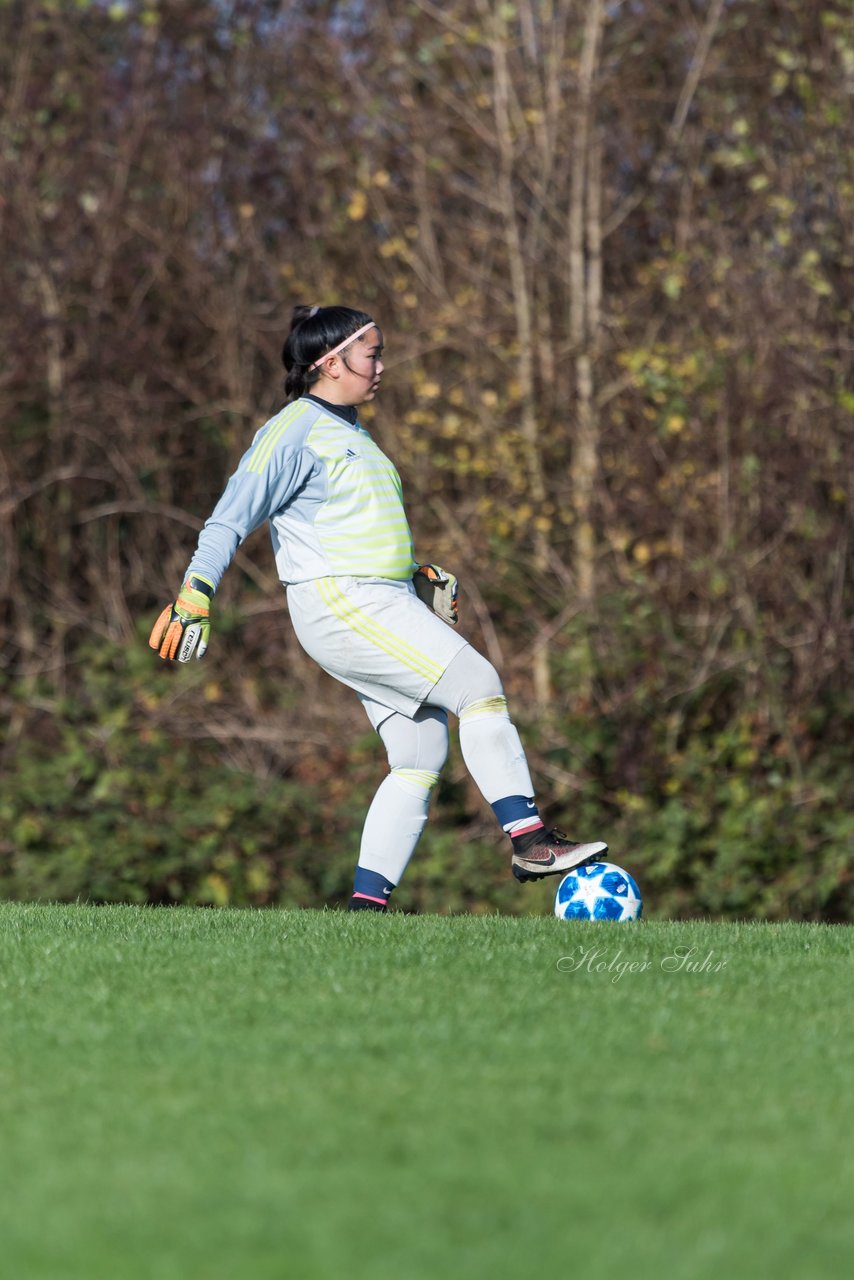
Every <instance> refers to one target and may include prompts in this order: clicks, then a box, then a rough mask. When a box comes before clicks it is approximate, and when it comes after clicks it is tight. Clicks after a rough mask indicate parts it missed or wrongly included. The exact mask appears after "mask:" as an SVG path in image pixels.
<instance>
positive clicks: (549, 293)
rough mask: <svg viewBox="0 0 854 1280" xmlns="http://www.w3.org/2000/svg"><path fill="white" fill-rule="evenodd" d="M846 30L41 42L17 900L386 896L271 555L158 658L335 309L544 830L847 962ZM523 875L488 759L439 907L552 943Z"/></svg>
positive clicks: (12, 459)
mask: <svg viewBox="0 0 854 1280" xmlns="http://www.w3.org/2000/svg"><path fill="white" fill-rule="evenodd" d="M851 18H852V10H851V5H850V3H849V2H848V0H833V2H829V3H826V4H820V5H804V4H802V3H799V0H756V3H753V4H750V5H747V4H739V3H735V4H730V3H726V2H725V0H702V3H701V2H700V0H689V2H686V3H679V4H677V3H675V0H673V2H666V3H655V4H654V3H651V2H649V0H636V2H633V3H617V4H613V5H610V4H605V3H604V0H590V2H588V0H585V2H584V3H582V0H552V2H551V3H548V4H545V3H537V2H536V0H519V2H518V3H501V2H500V0H449V2H448V3H433V2H432V0H413V2H412V3H401V4H392V3H390V2H386V3H382V2H380V3H376V4H372V5H367V6H366V5H363V4H361V3H355V2H353V0H351V2H347V0H340V3H333V2H331V0H330V2H324V0H316V2H312V0H305V3H295V4H292V5H279V4H277V3H273V2H272V0H269V2H267V0H225V2H223V0H218V2H217V0H161V2H160V3H156V2H155V0H117V2H116V3H112V4H110V3H101V2H99V0H11V2H10V0H0V91H2V98H0V182H1V183H2V186H0V191H2V196H0V228H2V232H0V234H2V258H0V285H2V296H3V300H4V305H3V307H2V309H0V329H2V348H3V360H2V363H0V419H1V420H2V437H0V527H2V560H0V645H2V649H0V652H2V657H3V665H2V673H0V681H2V683H0V711H2V721H0V725H2V728H0V752H2V756H0V764H2V778H0V892H3V893H5V894H7V895H8V896H20V897H32V896H50V897H59V898H75V897H77V896H83V897H89V898H91V899H93V900H96V901H102V900H117V899H129V900H137V901H153V902H170V901H190V902H211V903H223V902H236V903H253V904H259V905H260V904H267V903H277V902H288V903H297V904H302V905H318V904H321V903H324V902H336V901H339V900H340V898H341V895H343V894H344V893H345V892H346V889H347V887H348V884H349V878H350V874H351V870H352V866H353V863H354V861H355V856H356V850H357V848H358V832H359V827H360V824H361V819H362V816H363V813H364V809H365V807H366V806H367V803H368V800H369V798H370V795H371V793H372V791H373V789H374V788H375V786H376V785H377V782H378V781H379V778H380V777H381V775H382V771H383V762H382V759H381V754H380V751H379V744H378V743H377V740H376V738H375V737H374V736H373V735H372V734H371V733H370V731H369V727H368V725H367V722H366V721H365V720H364V716H363V713H362V712H361V710H360V708H359V706H358V703H357V702H356V700H355V699H354V698H352V697H351V696H350V695H349V694H348V693H347V691H345V690H342V689H341V688H340V687H339V686H336V685H335V684H334V683H333V682H332V681H330V680H329V679H327V678H326V677H325V676H324V675H323V674H322V673H320V672H319V671H318V670H317V669H316V668H315V667H314V666H313V665H312V664H311V663H310V662H309V661H308V659H306V658H305V657H304V656H303V655H302V653H301V651H300V650H299V647H298V646H297V644H296V641H295V638H294V637H293V634H292V632H291V630H290V627H289V624H288V619H287V609H286V604H285V600H284V594H283V592H282V591H281V588H280V586H279V584H278V583H277V581H276V579H275V573H274V567H273V561H272V556H271V554H270V550H269V539H268V538H267V535H266V533H265V532H263V531H261V532H259V533H258V534H256V535H254V536H253V537H252V538H251V539H250V540H249V541H248V542H247V543H246V545H245V546H244V547H243V548H242V549H241V550H240V552H239V553H238V556H237V558H236V560H235V563H234V565H233V567H232V569H231V571H230V573H229V575H228V576H227V577H226V580H225V582H224V584H223V586H222V589H221V590H220V592H219V594H218V596H217V599H216V602H215V612H214V626H213V640H212V644H211V648H210V651H209V654H208V656H207V657H206V658H205V660H204V662H203V663H201V664H193V667H192V668H191V669H178V670H172V669H167V668H166V667H164V666H163V665H161V664H160V663H159V662H158V660H157V659H156V658H155V657H154V656H153V655H152V654H151V653H150V651H149V650H148V649H147V647H146V644H145V640H146V637H147V634H148V630H149V628H150V626H151V623H152V622H153V620H154V618H155V617H156V615H157V613H158V612H159V609H160V608H162V606H163V604H164V603H165V602H166V601H167V600H169V599H171V598H172V597H173V596H174V594H175V591H176V589H177V587H178V585H179V584H180V580H181V574H182V572H183V569H184V568H185V566H186V564H187V562H188V560H189V558H190V554H191V552H192V550H193V547H194V545H195V538H196V535H197V532H198V529H199V528H200V527H201V525H202V523H203V521H204V519H205V518H206V516H207V515H208V513H209V511H210V509H211V507H212V505H213V503H214V502H215V500H216V498H217V497H218V495H219V493H220V492H221V489H222V486H223V484H224V482H225V479H226V478H227V476H228V474H229V473H230V471H231V470H232V469H233V467H234V465H235V464H236V462H237V460H238V458H239V457H240V455H241V453H242V452H243V450H244V449H245V447H246V446H247V444H248V442H249V440H250V439H251V437H252V434H253V433H254V431H255V430H256V429H257V427H258V425H260V423H261V422H263V421H264V420H265V418H266V417H268V416H269V415H270V413H271V412H272V411H273V410H274V409H275V408H277V407H278V405H279V404H280V403H281V382H282V370H281V367H280V364H279V351H280V348H281V343H282V339H283V336H284V334H285V332H286V329H287V324H288V318H289V315H290V310H291V307H292V306H293V305H294V304H295V303H297V302H310V303H312V302H318V303H330V302H335V301H341V302H345V303H348V304H350V305H353V306H357V307H359V308H363V309H365V310H368V311H369V312H371V314H373V315H374V316H376V318H377V320H378V322H379V323H380V324H381V326H382V328H383V332H384V335H385V340H386V347H387V350H386V355H387V368H388V372H387V374H386V377H385V379H384V386H383V390H382V395H381V398H380V399H379V401H378V403H377V405H376V407H375V408H372V409H371V410H370V413H369V415H366V416H365V418H364V421H365V425H367V426H368V427H369V428H370V429H371V430H372V431H374V432H375V433H376V435H377V438H378V440H379V441H380V443H381V445H382V446H383V447H384V448H385V449H386V451H387V452H389V453H390V454H391V456H392V457H393V458H394V459H395V461H396V462H397V464H398V467H399V470H400V472H401V475H402V477H403V481H404V488H405V494H406V497H407V504H408V509H409V512H410V517H411V523H412V525H413V528H414V530H415V533H416V538H417V546H418V553H419V554H420V555H421V556H423V557H424V558H429V559H431V560H435V561H438V562H440V563H442V564H447V565H448V566H450V567H452V568H453V569H454V571H455V572H456V573H457V574H458V576H459V578H460V580H461V584H462V601H463V609H464V620H463V627H464V630H465V632H466V634H467V635H468V636H469V638H470V639H471V640H472V642H473V643H474V644H475V645H476V646H477V647H479V648H480V649H481V650H482V651H483V652H484V653H486V654H487V655H488V656H489V657H490V658H491V659H492V660H493V661H494V662H495V663H496V665H497V666H498V667H499V669H500V670H501V672H502V675H503V677H504V679H505V682H506V685H507V689H508V693H509V695H510V699H511V707H512V710H513V714H514V718H515V719H516V721H517V723H518V724H519V726H520V729H521V731H522V734H523V737H524V739H525V741H526V744H527V745H528V747H529V749H530V757H531V763H532V768H533V772H534V775H535V778H536V781H537V785H538V788H539V791H540V795H541V798H542V800H543V802H544V804H545V806H546V808H547V809H548V812H549V815H550V816H551V817H553V818H554V819H555V820H559V821H560V822H562V823H563V825H566V826H567V827H569V828H570V829H571V830H572V831H578V832H579V833H582V834H594V835H600V834H601V835H603V836H604V837H606V838H607V839H608V840H609V842H610V844H611V848H612V851H613V855H614V857H615V860H617V861H622V862H624V863H625V864H626V865H628V866H629V867H630V868H631V870H632V872H633V874H635V876H636V878H637V879H638V880H639V881H640V882H641V883H642V885H643V886H644V888H645V891H646V895H647V902H648V909H649V910H650V911H651V912H652V913H656V912H658V913H663V914H668V913H669V914H674V915H680V914H684V915H687V914H693V913H705V914H713V915H725V916H738V915H745V916H750V915H762V916H767V917H771V918H783V917H788V916H791V917H795V918H826V919H851V918H852V916H854V891H852V873H851V848H852V836H854V818H852V816H851V810H850V797H851V790H852V788H851V748H850V743H851V728H852V725H851V713H852V694H851V682H852V665H853V664H852V657H851V622H850V618H851V594H850V564H851V541H852V522H851V509H852V508H851V504H852V495H851V475H852V453H854V449H852V442H853V441H854V430H852V424H853V423H854V376H852V359H851V352H852V298H851V280H852V266H854V243H852V227H854V166H852V156H854V147H852V142H854V138H852V124H851V112H850V94H851V88H852V80H854V35H853V34H852V32H854V26H853V25H852V22H851ZM846 788H847V792H846ZM506 862H507V859H506V850H505V849H504V848H503V846H502V845H501V843H500V839H499V836H498V835H497V834H496V832H495V830H494V824H493V820H492V816H491V814H490V812H489V810H488V808H487V807H486V806H485V804H484V803H483V801H482V800H481V799H480V797H479V795H478V794H477V793H476V792H475V791H474V790H473V788H472V785H471V784H470V782H469V781H468V779H467V775H466V774H465V771H464V769H463V768H462V765H461V763H460V761H459V759H458V758H456V757H454V758H452V761H451V764H450V766H449V768H448V771H447V774H446V777H445V780H444V782H443V784H442V786H441V787H440V789H439V792H438V794H437V799H436V801H435V802H434V811H433V820H432V822H431V824H430V828H429V834H428V835H427V836H426V837H425V840H424V842H423V845H422V847H421V849H420V850H419V852H418V854H417V855H416V859H415V861H414V863H413V865H412V867H411V868H410V872H409V874H408V877H407V881H406V889H405V890H402V891H401V895H400V896H401V902H402V903H403V904H404V905H407V906H409V907H410V908H413V909H424V910H458V909H469V910H491V909H495V908H499V909H501V910H504V911H518V910H528V909H533V910H541V909H542V906H543V900H541V899H537V900H536V901H534V900H533V899H531V898H528V899H525V898H524V897H522V896H520V894H519V893H518V892H517V891H516V889H515V887H514V886H513V884H512V883H508V877H507V866H506Z"/></svg>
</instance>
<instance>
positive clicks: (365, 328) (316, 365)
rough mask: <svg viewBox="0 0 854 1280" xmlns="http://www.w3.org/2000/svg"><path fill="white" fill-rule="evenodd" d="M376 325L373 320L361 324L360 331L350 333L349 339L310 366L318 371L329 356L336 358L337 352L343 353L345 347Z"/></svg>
mask: <svg viewBox="0 0 854 1280" xmlns="http://www.w3.org/2000/svg"><path fill="white" fill-rule="evenodd" d="M375 328H376V325H375V323H374V321H373V320H369V321H368V323H367V324H363V325H362V327H361V329H357V330H356V332H355V333H351V334H350V337H349V338H345V339H344V341H343V342H339V343H338V346H337V347H333V348H332V350H331V351H327V352H325V353H324V355H322V356H321V357H320V359H319V360H315V362H314V364H313V365H312V366H311V368H312V369H318V368H319V367H320V365H322V364H323V362H324V360H328V359H329V357H330V356H337V355H338V352H339V351H343V350H344V348H345V347H349V345H350V343H351V342H355V341H356V339H357V338H361V336H362V334H363V333H367V332H368V330H369V329H375Z"/></svg>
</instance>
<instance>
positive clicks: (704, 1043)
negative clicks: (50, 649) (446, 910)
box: [0, 903, 854, 1280]
mask: <svg viewBox="0 0 854 1280" xmlns="http://www.w3.org/2000/svg"><path fill="white" fill-rule="evenodd" d="M689 952H690V955H689V954H688V953H689ZM852 958H854V944H852V932H851V930H850V929H847V928H844V927H828V926H822V925H762V924H732V925H728V924H712V923H705V922H695V923H681V924H670V923H655V922H647V923H640V924H635V925H607V924H605V925H567V924H563V923H561V922H558V921H556V920H554V919H551V918H545V917H544V918H541V919H539V918H538V919H532V918H528V919H511V918H500V917H471V916H458V917H428V916H424V917H415V916H406V915H404V914H392V915H390V916H388V917H386V918H381V917H380V918H378V917H376V916H373V915H370V916H367V915H366V914H359V915H347V914H346V913H342V912H314V911H305V912H300V911H281V912H280V911H231V910H228V911H206V910H200V909H189V908H188V909H183V908H181V909H147V908H131V907H87V906H76V907H75V906H41V905H13V904H8V903H7V904H0V1174H1V1175H2V1186H1V1187H0V1190H2V1196H0V1242H2V1244H0V1256H2V1272H3V1275H4V1276H8V1277H10V1280H12V1278H14V1280H48V1278H49V1280H78V1278H79V1280H101V1278H104V1280H107V1278H109V1280H137V1278H141V1277H146V1278H152V1280H154V1278H156V1280H220V1278H225V1277H251V1278H252V1280H267V1278H268V1277H269V1278H270V1280H273V1278H275V1280H280V1278H281V1277H286V1276H287V1277H291V1276H293V1277H298V1278H299V1280H315V1278H317V1280H321V1278H322V1280H339V1277H340V1278H342V1280H343V1278H344V1277H347V1280H361V1278H364V1280H401V1278H402V1277H404V1278H406V1280H422V1278H423V1280H428V1278H429V1280H438V1278H439V1277H444V1276H452V1277H453V1276H460V1277H466V1280H475V1278H478V1277H484V1278H486V1277H517V1276H518V1277H522V1276H529V1275H530V1276H536V1277H537V1280H550V1278H551V1277H555V1280H557V1278H558V1277H560V1278H561V1280H564V1278H565V1277H568V1276H576V1275H578V1276H583V1277H585V1280H590V1278H592V1280H598V1278H599V1277H603V1278H604V1277H608V1278H610V1277H617V1276H622V1275H630V1276H632V1277H640V1278H641V1280H645V1278H646V1277H650V1280H652V1278H653V1277H654V1278H655V1280H674V1278H675V1280H680V1278H681V1277H685V1278H686V1280H705V1278H706V1277H708V1278H709V1280H712V1278H714V1280H720V1278H721V1277H726V1278H727V1280H741V1278H742V1277H743V1278H744V1280H748V1278H749V1280H756V1278H757V1277H759V1276H760V1275H765V1274H768V1275H771V1276H773V1277H774V1278H775V1280H788V1278H793V1277H804V1280H816V1278H817V1277H821V1278H822V1280H828V1278H833V1277H837V1276H838V1277H843V1276H846V1277H847V1276H848V1275H850V1274H851V1266H852V1258H854V1215H852V1211H851V1206H852V1202H854V1176H852V1163H853V1162H854V1156H852V1147H854V1144H852V1133H854V1114H852V1112H854V1107H852V1098H854V1087H852V1086H854V1072H852V1041H854V1017H852V1014H854V1007H852V1005H854V1001H852V989H854V981H852V977H854V969H853V968H852Z"/></svg>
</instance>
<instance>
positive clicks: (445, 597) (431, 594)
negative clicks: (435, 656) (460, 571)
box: [412, 564, 460, 627]
mask: <svg viewBox="0 0 854 1280" xmlns="http://www.w3.org/2000/svg"><path fill="white" fill-rule="evenodd" d="M412 585H413V586H414V587H415V590H416V592H417V593H418V598H419V600H423V601H424V603H425V604H426V605H427V607H428V608H429V609H432V610H433V612H434V613H435V614H437V615H438V617H440V618H441V619H442V621H443V622H449V623H450V624H451V626H452V627H455V626H456V625H457V622H458V621H459V616H460V615H459V610H458V607H457V598H458V596H459V589H460V587H459V583H458V582H457V580H456V578H455V577H454V575H453V574H452V573H448V572H447V570H446V569H443V568H441V566H440V565H438V564H422V565H419V567H418V568H417V569H416V571H415V575H414V577H413V579H412Z"/></svg>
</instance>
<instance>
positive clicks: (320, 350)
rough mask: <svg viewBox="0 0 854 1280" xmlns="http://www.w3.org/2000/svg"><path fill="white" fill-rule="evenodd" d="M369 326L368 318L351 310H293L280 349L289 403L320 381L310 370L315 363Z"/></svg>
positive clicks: (304, 307)
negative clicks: (289, 328) (287, 331)
mask: <svg viewBox="0 0 854 1280" xmlns="http://www.w3.org/2000/svg"><path fill="white" fill-rule="evenodd" d="M370 323H371V317H370V316H369V315H367V313H366V312H364V311H354V310H353V308H352V307H306V306H299V307H294V310H293V314H292V316H291V331H290V333H289V334H288V336H287V338H286V339H285V345H284V347H283V348H282V364H283V365H284V366H285V369H286V370H287V377H286V378H285V393H286V395H287V397H288V399H289V400H296V399H298V398H299V396H304V395H308V393H309V391H311V388H312V387H313V386H314V384H315V383H316V382H317V380H318V378H319V377H320V370H319V369H312V367H311V366H312V365H313V364H314V362H315V360H319V359H320V358H321V357H322V356H323V355H325V353H326V352H327V351H331V350H332V348H333V347H337V346H338V345H339V343H341V342H346V340H347V338H349V337H350V335H351V334H352V333H356V332H357V331H358V330H359V329H361V328H362V326H363V325H366V324H370Z"/></svg>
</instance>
